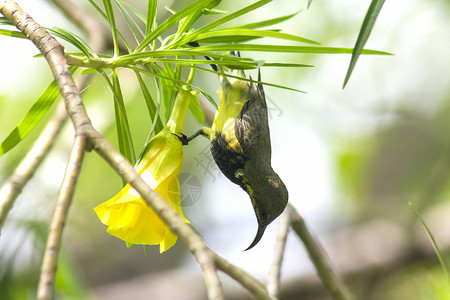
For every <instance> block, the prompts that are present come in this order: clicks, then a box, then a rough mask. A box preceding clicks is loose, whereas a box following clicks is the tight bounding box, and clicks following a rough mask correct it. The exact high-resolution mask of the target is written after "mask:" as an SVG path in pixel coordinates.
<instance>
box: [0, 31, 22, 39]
mask: <svg viewBox="0 0 450 300" xmlns="http://www.w3.org/2000/svg"><path fill="white" fill-rule="evenodd" d="M0 35H5V36H10V37H15V38H20V39H28V38H27V36H26V35H25V34H23V33H22V32H20V31H15V30H7V29H0Z"/></svg>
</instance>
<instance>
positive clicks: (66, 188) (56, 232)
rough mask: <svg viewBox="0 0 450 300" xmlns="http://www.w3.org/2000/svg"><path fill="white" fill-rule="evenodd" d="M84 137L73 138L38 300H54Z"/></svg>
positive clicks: (53, 222)
mask: <svg viewBox="0 0 450 300" xmlns="http://www.w3.org/2000/svg"><path fill="white" fill-rule="evenodd" d="M85 146H86V137H85V136H84V135H79V136H77V137H76V138H75V141H74V145H73V148H72V153H71V155H70V158H69V162H68V164H67V168H66V173H65V175H64V179H63V182H62V184H61V189H60V190H59V194H58V199H57V201H56V204H55V210H54V211H53V216H52V220H51V222H50V228H49V234H48V238H47V245H46V246H45V252H44V260H43V262H42V267H41V276H40V278H39V285H38V290H37V299H38V300H51V299H54V284H55V277H56V269H57V266H58V254H59V250H60V248H61V240H62V233H63V229H64V225H65V223H66V219H67V214H68V212H69V206H70V204H71V203H72V198H73V194H74V193H75V187H76V184H77V181H78V176H79V174H80V169H81V163H82V161H83V157H84V150H85Z"/></svg>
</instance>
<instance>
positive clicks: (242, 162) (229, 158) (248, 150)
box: [180, 70, 288, 250]
mask: <svg viewBox="0 0 450 300" xmlns="http://www.w3.org/2000/svg"><path fill="white" fill-rule="evenodd" d="M232 75H234V76H238V77H240V78H245V74H244V72H243V71H241V70H234V71H233V73H232ZM219 80H220V85H221V88H220V90H219V91H218V92H219V96H220V104H219V108H218V110H217V112H216V115H215V117H214V122H213V124H212V127H211V128H207V127H203V128H202V129H201V130H199V131H198V132H197V133H195V134H194V135H193V136H191V137H186V136H181V137H180V139H182V141H183V142H184V143H185V144H187V143H188V142H189V141H190V140H192V139H193V138H195V137H196V136H198V135H200V134H201V135H205V136H207V137H208V138H209V139H210V141H211V144H210V147H211V153H212V156H213V158H214V160H215V162H216V164H217V166H218V167H219V168H220V170H221V171H222V173H223V174H224V175H225V176H226V177H227V178H228V179H229V180H231V181H232V182H233V183H235V184H238V185H239V186H240V187H241V188H242V189H243V190H244V191H246V192H247V193H248V195H249V196H250V199H251V201H252V205H253V209H254V210H255V214H256V218H257V220H258V231H257V233H256V236H255V239H254V240H253V242H252V243H251V245H250V246H249V247H248V248H247V249H246V250H248V249H251V248H252V247H254V246H255V245H256V244H257V243H258V242H259V240H260V239H261V237H262V236H263V234H264V230H265V229H266V227H267V225H269V224H270V223H271V222H272V221H273V220H274V219H275V218H277V217H278V216H279V215H280V214H281V213H282V212H283V210H284V209H285V207H286V205H287V202H288V191H287V189H286V186H285V185H284V183H283V181H281V179H280V177H279V176H278V175H277V173H275V172H274V170H273V169H272V166H271V156H272V155H271V154H272V150H271V144H270V133H269V119H268V111H267V104H266V98H265V95H264V90H263V86H262V85H261V84H259V83H258V84H255V83H253V82H250V83H249V82H248V81H244V80H240V79H236V78H232V79H230V80H228V79H227V77H225V76H224V75H220V76H219ZM258 81H261V73H260V72H259V71H258ZM183 137H184V139H183Z"/></svg>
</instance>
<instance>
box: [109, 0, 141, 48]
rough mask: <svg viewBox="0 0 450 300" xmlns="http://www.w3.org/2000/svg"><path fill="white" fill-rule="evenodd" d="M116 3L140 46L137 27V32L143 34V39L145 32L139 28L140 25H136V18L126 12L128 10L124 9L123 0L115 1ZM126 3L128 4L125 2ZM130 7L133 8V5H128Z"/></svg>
mask: <svg viewBox="0 0 450 300" xmlns="http://www.w3.org/2000/svg"><path fill="white" fill-rule="evenodd" d="M114 2H115V3H116V5H117V7H118V8H119V11H120V13H121V14H122V16H123V18H124V20H125V23H127V25H128V28H130V31H131V34H133V37H134V39H135V41H136V43H137V44H139V38H138V35H137V32H136V30H135V27H136V28H137V30H138V31H139V33H140V34H141V36H142V37H144V36H145V35H144V32H142V30H141V28H140V27H139V25H138V24H137V23H136V21H135V20H134V18H133V17H132V16H131V15H130V13H129V12H128V11H127V10H126V8H125V7H124V5H123V4H124V2H123V1H121V0H114ZM125 3H126V2H125ZM128 5H129V6H131V4H128ZM131 23H133V24H131ZM133 25H134V27H133Z"/></svg>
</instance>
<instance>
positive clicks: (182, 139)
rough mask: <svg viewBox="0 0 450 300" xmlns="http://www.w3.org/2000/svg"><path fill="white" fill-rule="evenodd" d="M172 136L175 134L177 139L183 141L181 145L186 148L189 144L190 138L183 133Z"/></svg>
mask: <svg viewBox="0 0 450 300" xmlns="http://www.w3.org/2000/svg"><path fill="white" fill-rule="evenodd" d="M172 134H173V135H174V136H176V137H177V138H178V139H179V140H180V141H181V143H182V144H183V146H186V145H188V144H189V138H188V137H187V136H186V135H185V134H183V133H181V132H178V134H177V133H173V132H172Z"/></svg>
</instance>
